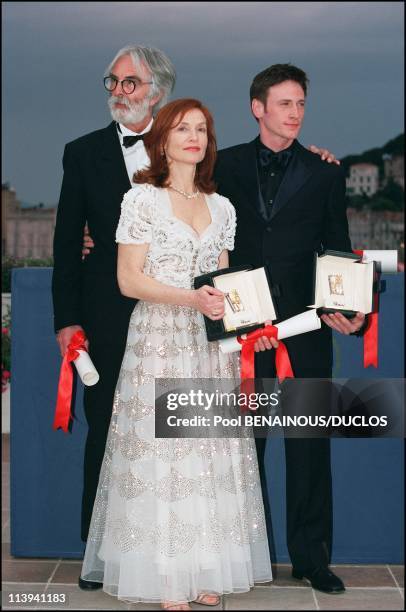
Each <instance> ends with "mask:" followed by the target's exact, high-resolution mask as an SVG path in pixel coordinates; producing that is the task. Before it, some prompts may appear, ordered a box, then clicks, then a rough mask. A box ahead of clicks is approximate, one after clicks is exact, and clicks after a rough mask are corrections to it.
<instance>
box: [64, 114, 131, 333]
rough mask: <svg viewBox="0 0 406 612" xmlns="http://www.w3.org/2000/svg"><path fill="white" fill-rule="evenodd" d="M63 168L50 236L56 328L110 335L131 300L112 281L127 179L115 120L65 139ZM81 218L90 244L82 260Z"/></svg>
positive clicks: (127, 310) (114, 280) (114, 281)
mask: <svg viewBox="0 0 406 612" xmlns="http://www.w3.org/2000/svg"><path fill="white" fill-rule="evenodd" d="M63 168H64V176H63V182H62V188H61V195H60V200H59V205H58V213H57V219H56V227H55V235H54V271H53V278H52V295H53V302H54V323H55V330H58V329H60V328H62V327H66V326H68V325H75V324H77V325H82V326H83V328H84V329H85V331H86V332H87V333H89V334H91V335H93V332H96V333H98V330H101V329H103V330H105V332H104V333H105V334H106V335H107V336H109V335H110V336H111V337H113V336H114V334H115V333H116V331H117V326H118V325H121V321H122V318H126V322H125V323H124V325H127V327H128V317H129V315H130V314H131V311H132V309H133V308H134V305H135V303H136V302H135V301H134V300H132V299H129V298H126V297H124V296H122V295H121V293H120V290H119V287H118V283H117V244H116V242H115V233H116V228H117V225H118V221H119V218H120V212H121V210H120V205H121V201H122V199H123V195H124V194H125V193H126V192H127V191H128V190H129V189H130V188H131V183H130V181H129V178H128V175H127V170H126V166H125V162H124V158H123V154H122V152H121V145H120V141H119V139H118V136H117V131H116V127H115V124H114V122H112V123H111V124H110V125H109V126H108V127H107V128H104V129H101V130H97V131H95V132H92V133H90V134H86V135H85V136H82V137H81V138H78V139H77V140H74V141H73V142H70V143H68V144H67V145H66V147H65V151H64V156H63ZM86 221H87V223H88V226H89V233H90V235H91V237H92V238H93V240H94V243H95V246H94V248H93V249H91V252H90V254H89V255H87V257H86V258H85V259H84V261H82V253H81V252H82V245H83V228H84V225H85V223H86ZM124 325H123V326H124ZM114 330H115V331H114Z"/></svg>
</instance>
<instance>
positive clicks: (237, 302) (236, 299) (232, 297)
mask: <svg viewBox="0 0 406 612" xmlns="http://www.w3.org/2000/svg"><path fill="white" fill-rule="evenodd" d="M226 300H227V302H228V303H229V304H230V308H231V310H232V311H233V312H242V311H243V310H245V308H244V304H243V303H242V300H241V298H240V295H239V293H238V291H237V289H232V290H231V291H229V292H228V293H226Z"/></svg>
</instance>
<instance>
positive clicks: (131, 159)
mask: <svg viewBox="0 0 406 612" xmlns="http://www.w3.org/2000/svg"><path fill="white" fill-rule="evenodd" d="M152 122H153V119H151V121H150V122H149V123H148V125H147V127H146V128H145V130H143V131H142V132H133V131H132V130H129V129H128V128H127V127H125V125H123V124H122V123H120V124H119V125H120V130H121V133H120V130H117V134H118V137H119V139H120V144H121V150H122V152H123V156H124V161H125V167H126V168H127V174H128V178H129V179H130V183H131V185H132V186H133V185H134V183H133V176H134V173H135V172H137V171H138V170H142V169H143V168H145V167H146V166H149V157H148V155H147V152H146V150H145V147H144V143H143V141H142V140H139V141H138V142H136V143H135V144H133V145H132V146H131V147H127V148H126V147H124V146H123V137H124V136H137V134H146V133H147V132H149V130H150V129H151V127H152Z"/></svg>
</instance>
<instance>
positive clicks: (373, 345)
mask: <svg viewBox="0 0 406 612" xmlns="http://www.w3.org/2000/svg"><path fill="white" fill-rule="evenodd" d="M354 253H355V254H356V255H361V257H362V256H363V255H364V251H363V250H362V249H355V250H354ZM374 280H376V281H378V280H379V274H378V273H377V274H376V278H375V279H374ZM378 306H379V293H378V292H377V291H375V292H374V311H373V312H371V313H369V314H368V315H367V317H368V323H367V328H366V330H365V333H364V368H368V367H369V366H373V367H374V368H377V367H378Z"/></svg>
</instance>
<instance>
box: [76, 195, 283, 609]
mask: <svg viewBox="0 0 406 612" xmlns="http://www.w3.org/2000/svg"><path fill="white" fill-rule="evenodd" d="M206 202H207V205H208V208H209V211H210V214H211V224H210V225H209V226H208V227H207V228H206V230H205V231H204V232H203V233H202V234H201V235H200V236H199V235H198V234H197V233H196V232H195V231H194V230H193V228H192V227H191V226H189V225H188V224H186V223H184V222H182V221H181V220H179V219H177V218H176V217H175V216H174V214H173V211H172V206H171V202H170V198H169V194H168V191H167V190H166V189H160V188H156V187H154V186H152V185H147V184H143V185H137V186H135V187H133V188H132V189H131V190H130V191H129V192H128V193H126V194H125V196H124V199H123V202H122V208H121V217H120V222H119V225H118V228H117V234H116V241H117V242H119V243H124V244H142V243H149V250H148V253H147V255H146V259H145V265H144V273H145V274H147V275H149V276H151V277H153V278H155V279H157V280H158V281H160V282H162V283H165V284H167V285H172V286H176V287H183V288H189V289H190V288H191V287H193V278H194V277H195V276H198V275H200V274H203V273H205V272H208V271H212V270H215V269H217V268H218V258H219V255H220V253H221V252H222V251H223V250H224V249H228V250H231V249H233V248H234V234H235V226H236V221H235V210H234V207H233V206H232V204H231V203H230V201H229V200H228V199H227V198H224V197H222V196H220V195H218V194H216V193H214V194H211V195H206ZM238 376H239V355H238V354H235V353H234V354H233V353H232V354H228V355H227V354H223V353H221V352H220V350H219V347H218V343H217V342H210V343H209V342H208V341H207V337H206V332H205V328H204V321H203V315H201V314H200V313H199V312H198V311H196V310H194V309H191V308H187V307H181V306H173V305H163V304H152V303H150V302H144V301H139V302H138V303H137V304H136V306H135V308H134V311H133V313H132V315H131V320H130V325H129V330H128V337H127V345H126V350H125V355H124V358H123V362H122V366H121V370H120V375H119V379H118V382H117V387H116V393H115V399H114V406H113V414H112V419H111V424H110V429H109V433H108V437H107V444H106V450H105V455H104V459H103V464H102V468H101V472H100V478H99V484H98V489H97V495H96V500H95V504H94V509H93V515H92V520H91V525H90V530H89V536H88V540H87V545H86V552H85V557H84V561H83V567H82V574H81V577H82V579H84V580H94V581H98V582H103V589H104V591H105V592H107V593H109V594H111V595H114V596H116V597H118V598H119V599H121V600H124V601H127V602H160V601H163V600H170V601H192V600H194V599H196V597H197V596H198V594H199V593H201V592H210V593H217V594H220V595H221V594H226V593H239V592H246V591H249V589H250V588H251V587H252V586H253V585H254V583H256V582H267V581H269V580H271V579H272V571H271V562H270V555H269V549H268V540H267V534H266V525H265V518H264V510H263V502H262V495H261V486H260V479H259V472H258V464H257V455H256V447H255V441H254V439H253V438H211V439H202V438H195V439H192V438H183V439H181V438H177V439H174V438H172V439H165V438H156V439H155V437H154V377H162V378H197V377H200V378H220V377H222V378H227V377H229V378H231V377H235V378H238Z"/></svg>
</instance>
